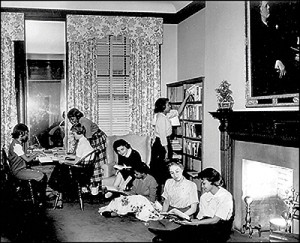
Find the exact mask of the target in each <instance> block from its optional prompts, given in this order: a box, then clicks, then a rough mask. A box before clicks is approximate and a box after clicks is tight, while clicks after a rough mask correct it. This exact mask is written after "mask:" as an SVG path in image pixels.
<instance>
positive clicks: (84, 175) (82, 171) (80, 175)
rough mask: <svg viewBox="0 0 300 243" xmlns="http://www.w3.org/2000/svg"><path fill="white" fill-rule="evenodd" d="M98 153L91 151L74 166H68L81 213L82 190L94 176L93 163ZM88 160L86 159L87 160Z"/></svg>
mask: <svg viewBox="0 0 300 243" xmlns="http://www.w3.org/2000/svg"><path fill="white" fill-rule="evenodd" d="M99 153H100V151H99V150H98V149H96V150H94V151H92V152H91V153H89V154H87V155H86V156H84V157H83V158H82V159H81V160H80V161H78V162H77V163H76V164H71V163H70V164H68V166H69V174H70V178H71V181H72V182H74V184H75V185H76V187H77V195H78V199H79V205H80V209H81V210H82V211H83V210H84V206H83V198H82V188H83V187H85V186H87V185H89V183H90V180H91V177H92V176H93V174H94V167H95V162H96V160H97V156H99ZM87 158H88V159H87ZM58 200H59V197H57V198H56V200H55V205H54V208H56V206H57V203H58Z"/></svg>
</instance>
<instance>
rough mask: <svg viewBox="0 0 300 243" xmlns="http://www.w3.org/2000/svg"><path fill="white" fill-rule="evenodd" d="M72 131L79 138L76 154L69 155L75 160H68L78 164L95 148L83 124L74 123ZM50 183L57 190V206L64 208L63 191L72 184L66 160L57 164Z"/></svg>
mask: <svg viewBox="0 0 300 243" xmlns="http://www.w3.org/2000/svg"><path fill="white" fill-rule="evenodd" d="M71 132H72V135H73V136H74V138H75V140H77V148H76V150H75V156H74V155H73V156H70V155H68V157H73V158H74V160H70V161H68V163H72V164H76V163H78V162H79V161H80V160H81V159H82V158H84V157H85V156H86V155H88V154H89V153H91V152H92V151H94V149H93V148H92V146H91V145H90V143H89V141H88V140H87V138H86V137H85V136H84V134H85V128H84V127H83V126H82V125H81V124H79V123H78V124H75V125H73V126H72V127H71ZM89 157H90V156H88V157H87V158H86V160H89V159H91V158H89ZM48 184H49V186H50V187H51V188H52V189H53V190H55V191H57V199H56V201H57V203H56V205H55V208H59V209H61V208H63V200H62V197H63V192H67V191H68V190H69V186H70V184H71V178H70V174H69V165H67V164H64V162H62V163H59V164H57V165H56V166H55V167H54V170H53V172H52V174H51V176H50V178H49V182H48Z"/></svg>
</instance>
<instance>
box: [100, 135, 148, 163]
mask: <svg viewBox="0 0 300 243" xmlns="http://www.w3.org/2000/svg"><path fill="white" fill-rule="evenodd" d="M119 139H124V140H125V141H126V142H128V143H129V144H130V145H131V147H132V149H134V150H136V151H138V152H139V153H140V155H141V157H142V161H143V162H145V163H146V164H147V165H148V166H149V165H150V159H151V137H150V136H147V135H138V134H127V135H122V136H118V135H113V136H108V137H107V138H106V155H107V161H108V164H109V163H117V162H118V155H117V153H116V152H115V151H114V148H113V143H114V142H115V141H116V140H119Z"/></svg>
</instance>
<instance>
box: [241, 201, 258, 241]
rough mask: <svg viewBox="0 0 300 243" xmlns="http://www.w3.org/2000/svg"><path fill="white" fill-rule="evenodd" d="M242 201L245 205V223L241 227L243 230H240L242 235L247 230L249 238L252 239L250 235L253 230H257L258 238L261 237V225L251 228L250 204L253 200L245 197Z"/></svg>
mask: <svg viewBox="0 0 300 243" xmlns="http://www.w3.org/2000/svg"><path fill="white" fill-rule="evenodd" d="M244 201H245V203H246V217H245V220H246V223H245V224H244V225H243V228H242V230H241V233H242V234H245V231H246V230H249V238H252V234H253V229H257V230H258V236H259V237H260V236H261V225H260V224H259V225H257V226H252V225H251V215H250V204H251V203H252V201H253V199H252V198H251V197H249V196H246V197H245V198H244Z"/></svg>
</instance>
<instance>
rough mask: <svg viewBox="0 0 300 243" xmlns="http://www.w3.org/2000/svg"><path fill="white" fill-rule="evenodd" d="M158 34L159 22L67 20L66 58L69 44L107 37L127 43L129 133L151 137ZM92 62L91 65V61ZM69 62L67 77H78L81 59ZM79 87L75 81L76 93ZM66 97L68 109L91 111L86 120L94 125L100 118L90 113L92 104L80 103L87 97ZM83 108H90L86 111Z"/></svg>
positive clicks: (91, 17) (86, 17) (77, 17)
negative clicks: (124, 40)
mask: <svg viewBox="0 0 300 243" xmlns="http://www.w3.org/2000/svg"><path fill="white" fill-rule="evenodd" d="M162 33H163V22H162V18H152V17H119V16H116V17H114V16H94V15H68V16H67V41H68V43H69V48H70V50H69V55H70V52H71V51H72V52H73V53H75V52H74V50H73V49H71V46H72V45H74V44H71V43H72V42H78V43H84V42H86V41H91V40H93V41H94V39H96V40H97V39H101V38H103V37H105V36H108V35H114V36H118V35H123V36H126V37H128V38H129V39H130V40H131V72H130V107H131V112H130V118H131V124H132V125H131V129H132V132H133V133H138V134H151V132H152V127H151V121H152V117H153V108H154V102H155V100H156V99H157V98H158V97H159V96H160V82H161V81H160V63H159V62H160V58H159V53H160V52H159V45H161V44H162V40H163V35H162ZM145 43H146V44H145ZM94 44H95V43H94ZM80 55H81V54H80ZM72 56H73V54H72ZM70 57H71V55H70ZM93 58H94V57H93ZM92 60H93V61H95V59H92ZM70 62H71V59H69V65H71V64H72V66H73V67H72V68H70V71H69V75H70V76H76V72H79V73H80V72H81V71H79V69H82V70H83V67H84V64H83V63H84V59H81V61H80V62H78V63H77V64H76V66H75V65H73V63H70ZM80 63H81V64H80ZM91 66H92V67H93V68H94V69H95V63H93V64H91ZM82 72H83V71H82ZM92 73H93V75H94V72H92ZM76 82H77V81H76ZM93 82H94V80H93ZM83 85H84V82H83V81H79V84H78V85H77V88H76V89H79V90H84V87H83ZM92 85H96V84H95V83H94V84H92ZM80 86H81V87H80ZM72 92H73V91H72ZM90 92H96V89H95V90H90ZM68 96H69V97H68V105H67V106H68V108H69V107H71V106H73V105H74V104H76V106H77V107H78V108H80V107H84V108H85V110H83V111H84V112H85V111H87V110H90V111H92V112H91V113H88V115H89V116H90V117H89V118H91V119H92V120H93V121H95V122H97V121H98V116H101V114H99V113H97V112H93V110H96V109H97V108H96V107H91V105H92V104H90V103H89V102H85V101H84V99H85V97H89V96H82V98H79V99H77V98H76V96H75V95H71V91H70V90H68ZM75 99H76V101H75ZM84 104H85V105H84ZM87 104H90V107H89V105H87ZM94 104H96V102H94ZM87 112H88V111H87Z"/></svg>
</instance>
